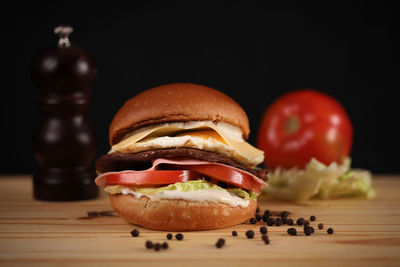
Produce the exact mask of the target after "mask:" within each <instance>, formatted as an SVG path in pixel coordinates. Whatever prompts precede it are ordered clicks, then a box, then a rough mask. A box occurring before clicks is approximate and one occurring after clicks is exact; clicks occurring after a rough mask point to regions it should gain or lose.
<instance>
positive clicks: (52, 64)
mask: <svg viewBox="0 0 400 267" xmlns="http://www.w3.org/2000/svg"><path fill="white" fill-rule="evenodd" d="M54 32H55V33H57V34H59V36H60V39H59V42H58V46H53V47H50V48H48V49H44V50H42V51H41V52H39V53H38V54H37V56H36V57H35V58H34V59H33V63H32V78H33V80H34V82H35V84H36V87H38V89H39V96H38V99H37V104H38V106H39V109H40V122H39V127H38V129H37V130H36V133H35V135H34V140H33V148H34V153H35V157H36V159H37V161H38V163H39V168H38V171H37V172H35V174H34V177H33V185H34V196H35V198H37V199H41V200H50V201H69V200H82V199H91V198H95V197H97V195H98V189H97V187H96V185H95V184H94V178H95V176H96V175H95V172H94V166H93V160H94V157H95V156H96V138H95V134H94V130H93V128H92V127H91V125H90V122H89V119H88V116H87V110H88V108H89V105H90V100H91V95H90V90H91V88H92V87H93V84H94V82H95V80H96V77H97V67H96V64H95V62H94V60H93V58H92V56H91V55H90V53H89V52H87V51H86V50H85V49H82V48H80V47H78V46H75V45H72V44H71V43H70V41H69V35H70V34H71V33H72V27H69V26H60V27H57V28H55V29H54Z"/></svg>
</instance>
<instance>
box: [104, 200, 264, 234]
mask: <svg viewBox="0 0 400 267" xmlns="http://www.w3.org/2000/svg"><path fill="white" fill-rule="evenodd" d="M110 200H111V205H112V206H113V208H114V209H115V211H116V212H117V213H118V214H119V215H120V216H121V217H123V218H125V219H126V220H127V221H128V222H130V223H133V224H137V225H141V226H143V227H145V228H148V229H153V230H164V231H195V230H210V229H218V228H224V227H229V226H232V225H236V224H240V223H243V222H245V221H247V220H249V219H250V218H251V217H253V216H254V214H255V212H256V209H257V201H255V200H250V203H249V206H247V208H240V207H235V208H233V207H230V206H228V205H225V204H215V203H211V202H199V201H187V200H167V199H164V200H161V201H151V200H150V199H149V198H147V197H141V198H139V199H138V198H136V197H134V196H131V195H123V194H116V195H110Z"/></svg>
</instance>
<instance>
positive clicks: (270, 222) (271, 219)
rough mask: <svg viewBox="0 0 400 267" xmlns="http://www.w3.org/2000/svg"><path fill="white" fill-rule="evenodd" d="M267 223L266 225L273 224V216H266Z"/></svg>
mask: <svg viewBox="0 0 400 267" xmlns="http://www.w3.org/2000/svg"><path fill="white" fill-rule="evenodd" d="M267 224H268V226H272V225H274V224H275V219H274V218H271V217H268V219H267Z"/></svg>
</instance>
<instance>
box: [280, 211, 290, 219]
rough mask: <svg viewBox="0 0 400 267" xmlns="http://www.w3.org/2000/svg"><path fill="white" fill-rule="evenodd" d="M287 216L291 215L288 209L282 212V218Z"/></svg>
mask: <svg viewBox="0 0 400 267" xmlns="http://www.w3.org/2000/svg"><path fill="white" fill-rule="evenodd" d="M287 216H289V212H288V211H286V210H285V211H282V213H281V217H282V219H283V218H285V217H287Z"/></svg>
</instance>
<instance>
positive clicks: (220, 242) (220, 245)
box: [215, 238, 225, 248]
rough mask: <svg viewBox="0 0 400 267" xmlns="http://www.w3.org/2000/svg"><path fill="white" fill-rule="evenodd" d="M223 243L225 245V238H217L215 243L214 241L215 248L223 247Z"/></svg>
mask: <svg viewBox="0 0 400 267" xmlns="http://www.w3.org/2000/svg"><path fill="white" fill-rule="evenodd" d="M224 245H225V239H223V238H220V239H218V241H217V243H215V246H216V247H217V248H221V247H223V246H224Z"/></svg>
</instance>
